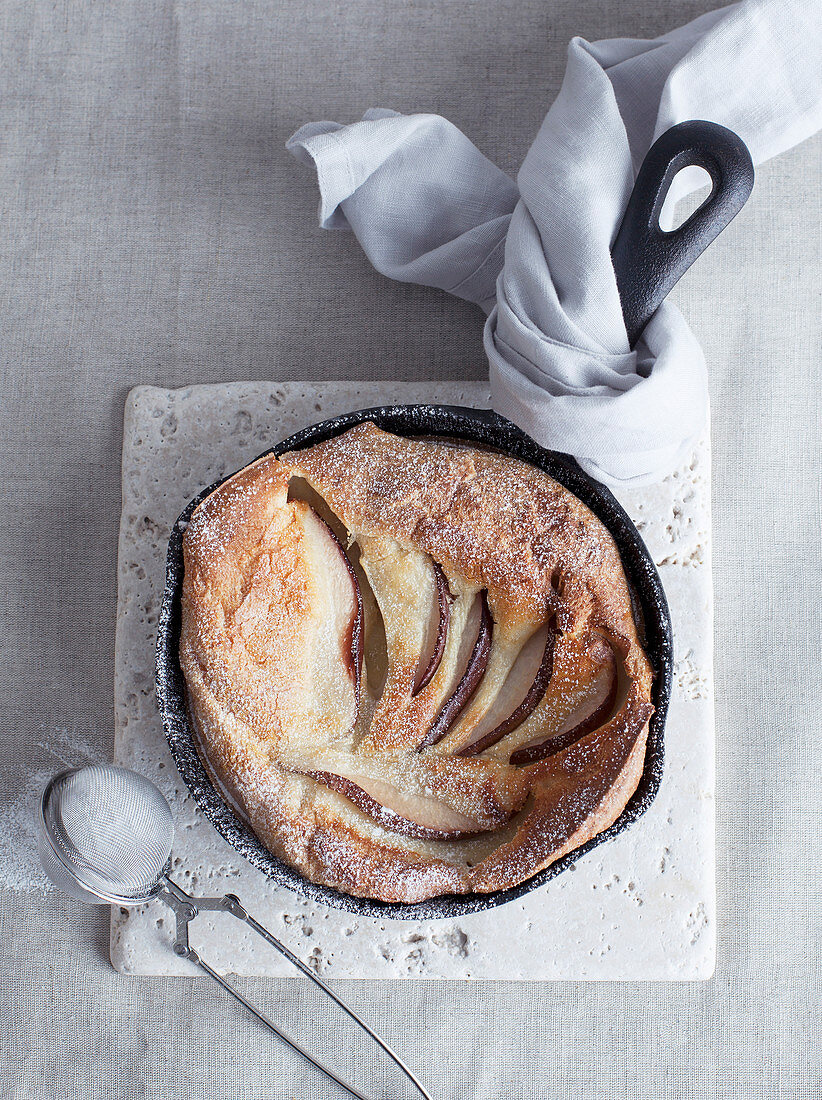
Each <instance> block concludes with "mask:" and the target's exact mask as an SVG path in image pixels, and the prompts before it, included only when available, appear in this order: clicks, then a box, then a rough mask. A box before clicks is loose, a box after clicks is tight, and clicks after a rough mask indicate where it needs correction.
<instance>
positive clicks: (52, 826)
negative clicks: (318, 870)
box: [38, 764, 431, 1100]
mask: <svg viewBox="0 0 822 1100" xmlns="http://www.w3.org/2000/svg"><path fill="white" fill-rule="evenodd" d="M173 840H174V819H173V817H172V815H171V809H170V807H169V805H168V803H167V802H166V800H165V798H164V797H163V795H162V793H161V791H160V790H158V788H157V787H155V785H154V784H153V783H152V782H151V781H150V780H148V779H146V778H145V777H144V776H142V775H138V774H137V773H136V772H132V771H129V770H128V769H127V768H117V767H114V766H113V765H111V764H92V765H89V766H88V767H85V768H74V769H72V770H71V771H67V772H62V773H61V774H60V775H57V776H55V777H54V779H52V780H51V781H50V782H49V783H48V784H47V785H46V787H45V789H44V791H43V794H42V797H41V799H40V814H39V820H38V848H39V851H40V858H41V861H42V863H43V869H44V870H45V872H46V874H47V875H48V877H49V878H50V879H51V881H52V882H53V883H54V884H55V886H57V887H59V889H61V890H62V891H64V892H65V893H67V894H69V895H71V896H72V897H74V898H78V899H79V900H81V901H88V902H92V903H95V904H99V903H100V902H101V901H106V902H115V903H118V904H120V905H137V904H139V903H141V902H144V901H148V900H149V899H150V898H157V899H158V900H159V901H162V902H164V903H165V904H166V905H168V906H169V908H170V909H172V910H173V912H174V915H175V917H176V934H175V939H174V945H173V948H174V953H175V955H178V956H179V957H180V958H184V959H188V960H189V961H191V962H193V963H194V964H195V965H196V966H198V967H199V968H200V969H201V970H202V971H203V972H204V973H206V974H208V975H209V977H211V978H213V979H214V980H215V981H216V982H218V983H219V984H220V985H221V986H222V987H223V989H225V990H226V991H227V992H228V993H230V994H231V996H232V997H234V998H235V1000H237V1001H239V1002H240V1004H242V1005H244V1006H245V1007H246V1008H247V1009H248V1010H249V1011H250V1012H252V1013H253V1015H254V1016H255V1017H256V1018H257V1019H258V1020H259V1021H260V1022H261V1023H263V1024H265V1026H266V1027H267V1028H269V1030H271V1031H273V1032H274V1034H275V1035H277V1036H278V1037H279V1038H280V1039H282V1040H283V1041H284V1042H286V1043H287V1044H288V1045H289V1046H290V1047H291V1049H292V1050H295V1051H296V1052H297V1053H298V1054H301V1055H302V1056H303V1057H304V1058H306V1059H307V1060H308V1061H309V1062H311V1064H312V1065H313V1066H316V1067H317V1069H319V1070H321V1071H322V1072H323V1073H324V1074H325V1075H326V1076H327V1077H329V1078H330V1079H331V1080H332V1081H334V1082H335V1083H336V1084H338V1085H340V1086H341V1087H342V1088H344V1089H345V1090H346V1092H348V1093H349V1094H350V1095H351V1096H355V1097H357V1100H369V1098H368V1097H366V1096H364V1095H363V1093H361V1092H359V1091H358V1090H357V1089H356V1088H354V1087H353V1086H352V1085H349V1084H347V1083H346V1082H345V1081H343V1080H342V1078H340V1077H338V1076H337V1074H336V1073H335V1072H334V1071H333V1070H332V1069H330V1068H329V1067H328V1066H327V1065H325V1064H324V1063H322V1062H320V1061H318V1059H316V1058H315V1057H314V1056H313V1055H312V1054H309V1053H308V1051H307V1050H305V1049H304V1048H303V1047H302V1046H300V1044H299V1043H297V1042H296V1041H295V1040H294V1039H291V1038H289V1036H288V1035H286V1034H285V1033H284V1032H282V1031H280V1029H279V1028H278V1027H277V1026H276V1025H275V1024H274V1023H273V1022H272V1021H271V1020H270V1019H269V1018H268V1016H266V1014H265V1013H264V1012H262V1011H260V1009H258V1008H257V1007H256V1006H255V1005H253V1004H252V1003H251V1002H250V1001H249V1000H248V999H247V998H246V997H244V996H243V994H242V993H240V992H239V990H237V989H235V988H234V986H232V985H231V984H230V983H229V982H228V981H226V979H225V978H224V977H223V976H222V974H219V973H218V972H217V971H216V970H214V969H212V967H211V966H209V964H208V963H207V962H206V961H205V960H204V959H202V958H201V957H200V955H199V954H198V953H197V951H195V950H194V948H193V947H191V945H190V944H189V938H188V926H189V924H190V923H191V921H192V920H194V918H195V917H196V916H197V915H198V913H199V912H200V911H201V910H207V911H209V910H210V911H212V912H222V913H227V914H229V915H230V916H232V917H236V918H237V920H240V921H242V922H243V923H244V924H247V925H248V926H249V927H250V928H251V929H253V931H255V932H257V933H258V935H260V936H261V937H262V938H263V939H264V940H265V941H266V942H267V943H269V944H271V946H272V947H274V948H276V949H277V951H279V952H280V954H281V955H283V956H284V957H285V958H287V959H288V961H289V962H290V963H292V964H293V965H294V966H296V967H297V969H298V970H300V971H301V972H302V973H303V974H304V975H305V976H306V977H307V978H310V979H311V981H312V982H313V983H314V984H315V985H317V986H319V988H320V989H322V991H323V992H324V993H325V994H326V995H327V996H328V997H330V998H331V1000H332V1001H334V1003H335V1004H336V1005H338V1006H339V1007H340V1008H341V1009H342V1010H343V1012H345V1013H346V1014H347V1015H348V1016H349V1017H350V1018H351V1019H352V1020H353V1021H354V1022H355V1023H356V1024H358V1025H359V1026H360V1027H361V1028H362V1029H363V1031H365V1033H366V1034H367V1035H368V1036H369V1037H370V1038H371V1039H373V1040H374V1042H375V1043H376V1044H377V1045H378V1046H379V1047H380V1048H381V1049H382V1050H383V1051H384V1052H385V1053H386V1054H387V1055H388V1057H389V1058H391V1059H392V1061H393V1062H394V1064H395V1065H396V1066H397V1067H398V1068H399V1069H400V1070H402V1072H403V1073H404V1074H405V1076H406V1077H407V1078H408V1080H409V1081H410V1082H411V1083H412V1084H413V1086H414V1088H415V1089H416V1090H417V1091H418V1092H419V1094H420V1095H421V1096H422V1097H424V1098H425V1100H431V1097H430V1096H429V1094H428V1093H427V1092H426V1091H425V1089H424V1088H423V1087H422V1085H421V1084H420V1083H419V1081H418V1080H417V1078H416V1077H415V1076H414V1074H413V1073H412V1072H411V1071H410V1070H409V1069H408V1067H407V1066H406V1065H405V1063H404V1062H402V1061H401V1059H400V1058H399V1057H398V1056H397V1055H396V1054H395V1053H394V1051H393V1050H392V1049H391V1048H390V1047H389V1046H388V1044H387V1043H385V1042H384V1041H383V1040H382V1039H381V1038H380V1037H379V1035H377V1034H376V1032H374V1031H373V1030H372V1029H371V1028H370V1027H369V1026H368V1024H366V1023H365V1022H364V1021H363V1020H361V1019H360V1017H359V1016H358V1015H357V1014H356V1012H354V1010H353V1009H352V1008H349V1007H348V1005H347V1004H346V1003H345V1002H344V1001H343V1000H341V999H340V998H339V997H338V996H337V994H336V993H334V992H333V991H332V990H331V989H329V987H328V986H327V985H326V984H325V982H324V981H323V980H322V979H321V978H319V977H318V976H317V975H316V974H315V973H314V972H313V970H311V968H310V967H309V966H307V965H306V964H305V963H304V962H303V961H302V960H301V959H299V958H297V956H296V955H295V954H293V952H291V951H290V950H289V949H288V948H287V947H286V946H285V944H283V943H280V941H279V940H278V939H277V938H276V937H275V936H273V935H272V934H271V932H269V931H268V929H267V928H265V927H264V926H263V925H262V924H260V923H259V921H256V920H255V919H254V917H252V916H251V915H250V914H249V913H247V912H246V911H245V909H244V908H243V906H242V904H241V903H240V899H239V898H237V897H235V895H234V894H226V895H225V896H224V897H221V898H194V897H192V896H191V895H190V894H187V893H186V892H185V890H183V889H181V887H179V886H178V885H177V883H175V882H173V881H172V879H170V878H169V876H168V869H169V864H170V856H171V845H172V842H173Z"/></svg>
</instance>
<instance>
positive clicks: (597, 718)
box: [511, 638, 619, 766]
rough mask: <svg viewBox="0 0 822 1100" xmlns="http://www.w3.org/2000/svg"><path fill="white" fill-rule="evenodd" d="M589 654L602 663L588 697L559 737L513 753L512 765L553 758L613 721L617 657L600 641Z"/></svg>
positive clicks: (564, 724)
mask: <svg viewBox="0 0 822 1100" xmlns="http://www.w3.org/2000/svg"><path fill="white" fill-rule="evenodd" d="M589 653H592V655H594V656H596V658H597V659H598V660H599V661H600V662H601V663H600V665H599V669H598V671H597V673H596V675H595V676H594V679H593V680H592V682H591V685H590V690H589V691H588V693H587V694H586V695H585V696H584V697H583V698H582V699H581V700H580V701H579V702H578V703H577V705H576V706H575V707H574V708H573V710H572V711H571V712H570V713H569V714H568V715H566V717H565V718H564V719H563V721H562V724H561V726H560V727H559V729H558V730H557V731H556V733H554V734H552V735H551V736H550V737H543V738H536V739H535V740H533V741H530V742H528V743H527V744H525V745H522V746H521V747H520V748H518V749H517V750H516V751H515V752H513V753H512V754H511V763H512V764H515V765H517V766H521V765H523V764H534V763H536V761H538V760H544V759H545V758H546V757H548V756H553V755H554V753H557V752H560V751H561V750H562V749H565V748H568V746H569V745H573V743H574V742H575V741H578V740H579V739H580V738H581V737H585V735H586V734H588V733H592V732H593V731H594V730H595V729H599V727H600V726H602V725H604V724H605V723H606V722H607V721H608V719H609V718H610V717H611V714H612V712H613V709H614V706H615V704H616V699H617V688H618V684H619V671H618V667H617V660H616V654H615V653H614V650H613V648H612V647H611V646H610V645H609V644H608V642H607V641H605V639H604V638H597V640H596V642H595V643H594V645H593V646H592V647H591V648H590V649H589Z"/></svg>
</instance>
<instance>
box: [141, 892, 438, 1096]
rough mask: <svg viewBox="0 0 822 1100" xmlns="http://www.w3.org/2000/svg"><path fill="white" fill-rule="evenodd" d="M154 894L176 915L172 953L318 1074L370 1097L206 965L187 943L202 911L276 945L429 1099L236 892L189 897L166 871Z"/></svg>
mask: <svg viewBox="0 0 822 1100" xmlns="http://www.w3.org/2000/svg"><path fill="white" fill-rule="evenodd" d="M156 897H158V898H159V899H160V900H161V901H163V902H165V904H166V905H168V906H169V908H170V909H171V910H172V911H173V912H174V916H175V918H176V922H177V928H176V936H175V940H174V954H175V955H178V956H179V957H180V958H182V959H188V960H189V961H190V962H192V963H194V964H195V965H196V966H198V967H199V968H200V969H201V970H202V971H203V972H204V973H206V974H208V975H209V977H211V978H213V979H214V981H215V982H217V983H218V984H219V985H221V986H222V987H223V989H225V990H226V992H227V993H230V994H231V996H232V997H233V998H234V999H235V1000H236V1001H239V1003H240V1004H241V1005H243V1006H244V1007H245V1008H247V1009H248V1010H249V1012H251V1013H252V1014H253V1015H254V1016H255V1017H256V1018H257V1019H258V1020H259V1021H260V1023H262V1024H265V1026H266V1027H267V1028H268V1029H269V1030H270V1031H272V1032H273V1033H274V1034H275V1035H276V1036H277V1037H278V1038H280V1039H282V1040H283V1042H284V1043H287V1044H288V1046H290V1047H291V1049H292V1050H294V1051H296V1052H297V1054H301V1055H302V1056H303V1058H305V1059H306V1061H308V1062H310V1063H311V1065H312V1066H315V1067H316V1068H317V1069H318V1070H320V1072H321V1073H324V1074H325V1075H326V1077H328V1078H330V1079H331V1080H332V1081H334V1083H335V1084H337V1085H339V1086H340V1087H341V1088H343V1089H345V1091H346V1092H347V1093H349V1095H351V1096H355V1097H356V1098H357V1100H370V1098H369V1097H367V1096H365V1095H363V1093H361V1092H359V1091H358V1090H357V1089H355V1088H354V1087H353V1085H349V1084H347V1083H346V1082H345V1081H343V1080H342V1078H340V1077H338V1076H337V1074H336V1073H335V1072H334V1071H333V1070H332V1069H331V1068H330V1067H329V1066H327V1065H325V1064H324V1063H323V1062H320V1061H319V1060H318V1059H317V1058H315V1057H314V1055H313V1054H310V1053H309V1052H308V1051H307V1050H305V1048H304V1047H302V1046H300V1044H299V1043H298V1042H296V1040H294V1039H292V1038H290V1036H288V1035H286V1034H285V1033H284V1032H283V1031H281V1030H280V1029H279V1028H278V1027H277V1026H276V1024H274V1023H273V1021H272V1020H270V1019H269V1017H268V1016H267V1015H266V1014H265V1013H264V1012H263V1011H261V1009H259V1008H257V1007H256V1005H254V1004H252V1003H251V1001H249V1000H248V999H247V998H246V997H244V996H243V994H242V993H240V991H239V990H238V989H236V988H235V987H234V986H233V985H231V983H230V982H228V981H226V979H225V978H224V977H223V976H222V974H219V973H218V972H217V971H216V970H214V969H213V968H212V967H211V966H209V964H208V963H207V962H206V961H205V960H204V959H202V958H201V957H200V955H199V953H198V952H197V951H195V950H194V948H193V947H192V946H191V945H190V943H189V937H188V926H189V924H190V922H191V921H193V920H194V918H195V917H196V916H197V915H198V913H199V912H200V911H201V910H202V911H205V912H208V911H210V912H220V913H228V914H229V915H230V916H232V917H236V919H237V920H240V921H242V922H243V923H244V924H247V925H248V926H249V927H250V928H252V929H253V930H254V931H255V932H256V933H257V934H258V935H260V936H262V938H263V939H264V940H265V941H266V943H269V944H271V946H272V947H274V948H276V950H277V951H279V952H280V954H281V955H283V956H284V957H285V958H286V959H288V961H289V962H290V963H291V964H292V965H293V966H296V968H297V969H298V970H299V971H300V972H301V973H302V974H304V975H305V976H306V977H307V978H310V979H311V981H312V982H313V983H314V985H316V986H319V988H320V989H321V990H322V991H323V993H325V994H326V996H328V997H330V998H331V1000H332V1001H333V1002H334V1003H335V1004H336V1005H338V1006H339V1007H340V1008H341V1009H342V1010H343V1012H345V1013H346V1015H347V1016H349V1017H350V1019H352V1020H353V1021H354V1023H355V1024H358V1025H359V1027H361V1028H362V1029H363V1031H364V1032H365V1033H366V1034H367V1035H368V1036H369V1037H370V1038H371V1039H373V1040H374V1042H375V1043H376V1044H377V1046H379V1047H380V1049H381V1050H383V1051H384V1052H385V1053H386V1054H387V1055H388V1057H389V1058H390V1059H391V1060H392V1061H393V1062H394V1064H395V1065H396V1066H397V1067H398V1068H399V1069H401V1070H402V1072H403V1073H404V1074H405V1076H406V1077H407V1078H408V1080H409V1081H410V1082H411V1083H412V1085H413V1086H414V1088H415V1089H416V1090H417V1091H418V1092H419V1094H420V1095H421V1096H422V1097H424V1100H431V1096H430V1094H429V1093H427V1092H426V1091H425V1089H424V1088H423V1087H422V1085H421V1084H420V1082H419V1081H418V1080H417V1078H416V1077H415V1076H414V1074H413V1073H412V1072H411V1070H410V1069H409V1068H408V1066H406V1064H405V1063H404V1062H403V1061H402V1059H401V1058H400V1057H399V1055H398V1054H395V1053H394V1051H393V1050H392V1049H391V1047H390V1046H389V1045H388V1044H387V1043H386V1042H385V1040H384V1039H381V1038H380V1036H379V1035H377V1033H376V1032H375V1031H374V1030H373V1029H372V1028H370V1027H369V1026H368V1024H367V1023H366V1022H365V1020H362V1019H361V1018H360V1017H359V1016H358V1015H357V1013H356V1012H355V1011H354V1009H353V1008H351V1007H350V1006H349V1005H347V1004H346V1003H345V1001H343V1000H342V999H341V998H340V997H338V996H337V994H336V993H335V992H334V991H333V990H332V989H330V988H329V987H328V986H327V985H326V984H325V982H324V981H323V980H322V978H320V977H319V975H317V974H315V973H314V971H313V970H312V969H311V967H309V966H307V965H306V964H305V963H304V962H303V961H302V959H300V958H298V957H297V956H296V955H295V954H294V953H293V952H292V951H289V949H288V948H287V947H286V946H285V944H284V943H281V942H280V941H279V940H278V939H277V937H276V936H274V935H273V934H272V933H271V932H269V930H268V929H267V928H266V927H265V926H264V925H262V924H260V922H259V921H257V920H255V919H254V917H252V916H251V915H250V914H249V913H248V912H246V910H245V909H244V908H243V905H242V903H241V902H240V899H239V898H238V897H237V896H236V894H225V895H224V896H223V897H220V898H195V897H192V896H191V895H190V894H187V893H186V891H185V890H183V889H182V888H181V887H180V886H178V885H177V883H176V882H174V881H173V880H172V879H170V878H169V877H168V875H167V874H165V875H163V878H162V879H161V881H160V886H159V889H158V890H157V893H156Z"/></svg>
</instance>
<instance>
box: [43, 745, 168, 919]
mask: <svg viewBox="0 0 822 1100" xmlns="http://www.w3.org/2000/svg"><path fill="white" fill-rule="evenodd" d="M173 840H174V820H173V818H172V816H171V810H170V809H169V805H168V803H167V802H166V800H165V798H163V796H162V794H161V793H160V791H159V790H158V789H157V788H156V787H155V786H154V784H153V783H152V782H150V781H149V780H148V779H146V778H144V776H142V775H138V774H137V773H136V772H132V771H128V770H127V769H126V768H116V767H114V766H113V765H111V764H92V765H90V766H88V767H85V768H76V769H74V770H72V771H68V772H64V773H63V774H62V775H58V776H56V777H55V778H54V779H53V780H52V781H51V783H49V784H48V786H47V787H46V789H45V791H44V792H43V798H42V800H41V812H40V851H41V856H43V855H45V858H44V860H43V864H44V869H45V871H46V873H47V874H48V875H49V877H50V878H51V879H52V881H53V882H54V884H55V885H56V886H59V887H60V888H61V889H67V887H68V888H69V889H68V892H69V893H71V894H72V896H74V897H78V896H79V897H80V898H81V899H82V900H87V899H88V900H93V901H96V902H100V901H108V902H112V901H113V902H121V903H125V904H134V903H136V902H140V901H145V900H146V899H147V898H149V897H151V896H152V895H153V894H154V893H155V892H156V890H157V887H158V884H159V882H160V879H161V877H162V874H163V870H164V868H165V865H166V863H167V862H168V857H169V855H170V853H171V845H172V842H173ZM44 841H45V843H43V842H44ZM78 888H79V894H78Z"/></svg>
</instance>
